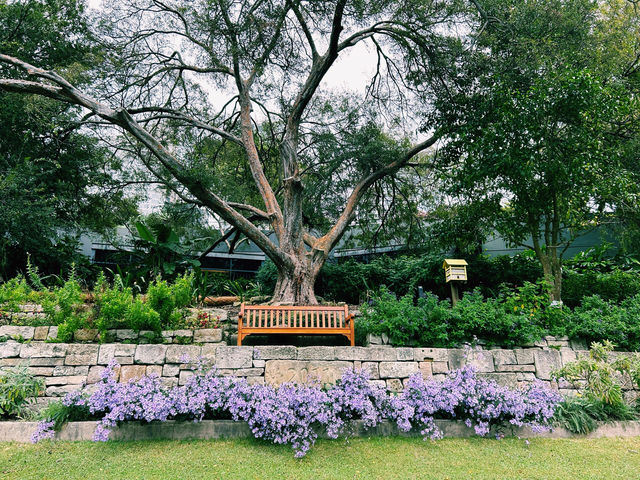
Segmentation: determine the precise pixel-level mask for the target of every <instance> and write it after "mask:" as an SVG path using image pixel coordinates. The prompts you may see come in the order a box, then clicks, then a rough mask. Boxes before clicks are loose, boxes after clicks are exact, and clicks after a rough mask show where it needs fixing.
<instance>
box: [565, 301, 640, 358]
mask: <svg viewBox="0 0 640 480" xmlns="http://www.w3.org/2000/svg"><path fill="white" fill-rule="evenodd" d="M638 309H640V295H637V296H636V297H634V298H632V299H629V300H628V301H626V302H624V304H623V305H616V304H614V303H613V302H611V301H607V300H604V299H603V298H601V297H600V296H598V295H593V296H590V297H584V298H583V299H582V304H581V305H579V306H577V307H576V308H575V309H574V311H573V313H572V314H571V315H570V316H569V318H568V322H567V334H568V335H569V336H570V337H573V338H583V339H585V340H587V341H588V342H589V343H591V342H596V341H602V340H609V341H611V342H612V343H614V344H615V345H617V346H618V347H619V348H622V349H625V350H632V351H633V350H638V349H639V348H640V328H639V327H638V325H637V323H638V322H637V318H638V317H635V318H634V315H637V313H638Z"/></svg>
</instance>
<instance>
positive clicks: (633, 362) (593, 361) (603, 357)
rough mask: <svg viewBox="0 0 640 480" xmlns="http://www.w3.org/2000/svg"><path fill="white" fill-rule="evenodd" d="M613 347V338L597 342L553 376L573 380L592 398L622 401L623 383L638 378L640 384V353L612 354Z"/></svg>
mask: <svg viewBox="0 0 640 480" xmlns="http://www.w3.org/2000/svg"><path fill="white" fill-rule="evenodd" d="M612 350H613V344H612V343H611V342H609V341H605V342H603V343H598V342H594V343H592V344H591V348H590V349H589V355H588V356H583V355H581V356H580V357H578V359H577V360H576V361H575V362H570V363H568V364H566V365H565V366H564V367H562V368H560V369H558V370H556V371H554V372H552V378H554V379H556V380H567V381H568V382H571V383H572V384H573V385H574V387H575V388H577V389H579V391H580V394H581V395H583V396H584V397H586V398H588V399H589V400H594V401H599V402H603V403H607V404H609V405H622V404H624V398H623V396H622V389H623V387H624V386H627V385H628V386H631V385H633V383H634V382H635V383H636V384H637V386H638V387H640V383H639V382H638V380H639V379H640V376H639V375H638V373H639V371H640V369H639V367H640V358H639V357H640V356H639V355H637V354H636V355H635V357H634V358H629V357H627V356H615V357H614V358H611V355H610V354H611V352H612Z"/></svg>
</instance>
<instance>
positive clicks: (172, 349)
mask: <svg viewBox="0 0 640 480" xmlns="http://www.w3.org/2000/svg"><path fill="white" fill-rule="evenodd" d="M201 353H202V347H199V346H198V345H169V346H168V347H167V356H166V360H165V361H166V362H168V363H189V362H197V361H198V358H200V354H201Z"/></svg>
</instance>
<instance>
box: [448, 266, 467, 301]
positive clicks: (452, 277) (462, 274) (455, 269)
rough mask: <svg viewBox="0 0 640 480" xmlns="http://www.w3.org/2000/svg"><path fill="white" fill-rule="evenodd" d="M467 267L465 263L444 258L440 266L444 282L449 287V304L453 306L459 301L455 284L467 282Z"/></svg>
mask: <svg viewBox="0 0 640 480" xmlns="http://www.w3.org/2000/svg"><path fill="white" fill-rule="evenodd" d="M467 265H468V263H467V262H466V261H464V260H461V259H456V258H446V259H445V260H444V263H443V264H442V268H444V277H445V280H446V281H447V283H448V284H449V285H451V302H452V303H453V305H455V304H456V303H458V300H460V295H459V293H458V284H457V282H466V281H467Z"/></svg>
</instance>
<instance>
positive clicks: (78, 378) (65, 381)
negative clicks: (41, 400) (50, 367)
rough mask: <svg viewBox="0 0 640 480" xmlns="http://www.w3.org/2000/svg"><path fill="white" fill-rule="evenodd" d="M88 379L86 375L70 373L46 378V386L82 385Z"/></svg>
mask: <svg viewBox="0 0 640 480" xmlns="http://www.w3.org/2000/svg"><path fill="white" fill-rule="evenodd" d="M86 380H87V376H86V375H69V376H63V377H47V378H45V379H44V384H45V385H46V386H50V385H81V384H83V383H84V382H85V381H86Z"/></svg>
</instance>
